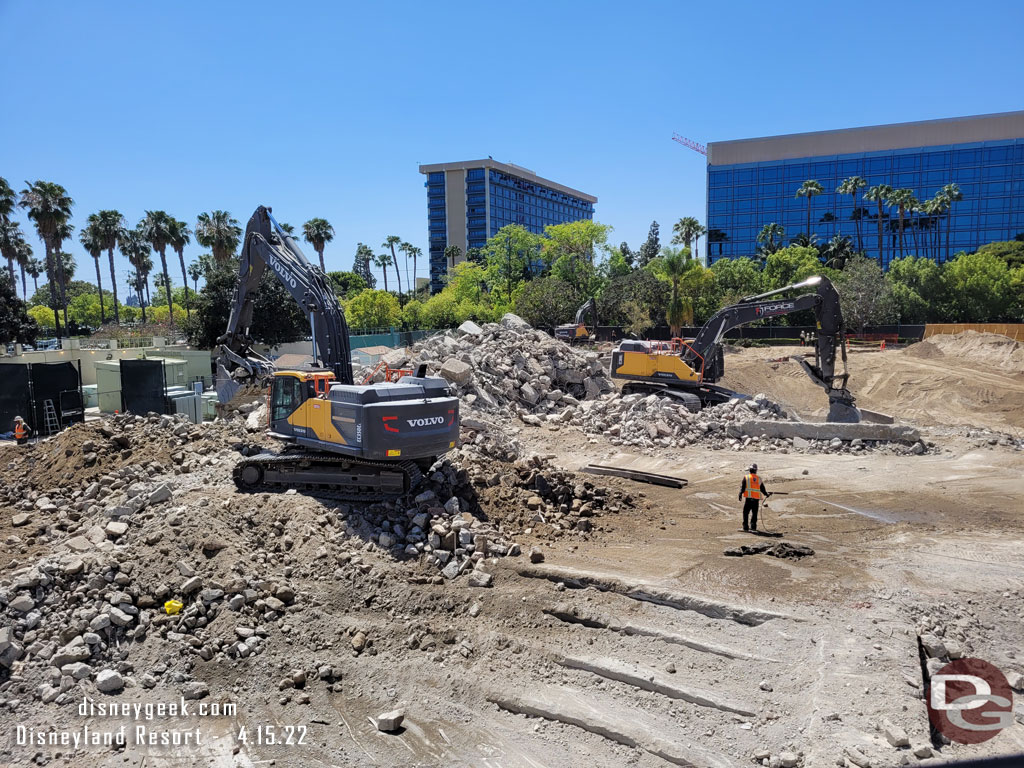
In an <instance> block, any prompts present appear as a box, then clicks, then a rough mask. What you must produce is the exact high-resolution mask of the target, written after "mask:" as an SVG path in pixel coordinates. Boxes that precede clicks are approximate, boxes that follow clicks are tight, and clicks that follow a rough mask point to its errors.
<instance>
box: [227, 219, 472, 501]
mask: <svg viewBox="0 0 1024 768" xmlns="http://www.w3.org/2000/svg"><path fill="white" fill-rule="evenodd" d="M267 267H269V268H270V270H271V273H272V274H273V275H274V277H276V278H277V279H278V280H279V281H280V282H281V284H282V285H283V286H284V288H285V289H286V290H287V291H288V292H289V293H290V294H291V296H292V298H293V299H294V300H295V301H296V302H297V303H298V305H299V306H300V307H301V308H302V312H303V314H305V315H306V316H307V317H308V318H309V323H310V331H311V336H312V344H313V366H312V367H311V368H310V369H309V370H277V369H276V367H275V366H274V364H273V362H271V361H270V360H269V359H267V358H266V357H264V356H262V355H260V354H258V353H256V352H255V351H254V350H253V349H252V338H251V337H250V336H249V327H250V325H251V324H252V317H253V309H254V302H255V297H256V291H257V289H258V287H259V284H260V280H261V279H262V277H263V274H264V272H265V271H266V269H267ZM217 342H218V350H217V351H218V354H217V393H218V398H219V399H220V401H221V402H222V403H226V402H229V401H230V400H231V399H232V398H233V397H234V396H235V395H236V393H237V392H238V390H239V388H240V387H242V386H244V385H249V386H252V385H255V386H261V385H262V384H263V382H265V381H267V380H269V382H270V385H269V395H268V399H269V403H268V405H269V426H270V429H269V434H270V435H271V436H272V437H274V438H277V439H278V440H281V441H282V443H283V444H284V449H283V450H282V451H281V452H280V453H278V454H265V453H261V454H257V455H255V456H250V457H248V458H247V459H244V460H243V461H241V462H239V463H238V464H237V465H236V466H235V470H234V479H235V483H236V485H238V487H239V488H241V489H243V490H284V489H288V488H299V489H304V490H309V491H315V492H317V493H318V494H321V495H328V496H330V497H331V498H337V499H340V500H346V501H375V500H379V499H384V498H388V497H394V496H398V495H401V494H403V493H406V492H408V491H409V490H411V489H412V488H413V487H415V486H416V484H417V483H418V482H419V481H420V479H421V477H422V472H423V470H425V469H426V468H427V467H429V466H430V465H431V464H432V463H433V462H434V461H435V459H436V457H438V456H440V455H441V454H443V453H445V452H447V451H448V450H449V449H451V448H454V447H455V445H456V443H457V441H458V439H459V401H458V399H457V398H456V397H454V396H453V395H452V393H451V390H450V388H449V386H448V382H447V381H445V380H444V379H442V378H438V377H431V376H426V375H425V370H424V366H421V369H420V370H419V371H417V372H415V373H412V372H408V374H409V375H399V376H395V377H393V378H392V377H390V376H389V379H390V380H388V381H384V382H381V383H378V384H356V383H355V382H354V380H353V376H352V361H351V357H350V356H351V349H350V343H349V334H348V326H347V324H346V322H345V313H344V312H343V311H342V309H341V307H340V306H339V304H338V299H337V297H336V296H335V294H334V291H333V290H332V289H331V286H330V284H329V283H328V281H327V277H326V275H324V273H323V272H322V271H321V270H320V269H318V268H317V267H315V266H313V265H312V264H310V262H309V261H308V260H307V259H306V257H305V256H304V255H303V253H302V251H301V250H300V249H299V246H298V244H297V243H296V242H295V240H294V239H293V238H292V237H291V236H290V235H289V234H288V233H287V232H285V231H284V230H283V229H281V227H280V226H279V225H278V223H277V222H276V221H275V220H274V218H273V216H272V215H271V209H270V208H267V207H265V206H260V207H259V208H257V209H256V212H255V213H253V215H252V218H250V219H249V223H248V226H247V227H246V230H245V241H244V243H243V245H242V255H241V259H240V262H239V270H238V285H237V287H236V288H235V294H234V300H233V303H232V308H231V317H230V319H229V320H228V328H227V332H226V333H225V334H224V335H223V336H221V337H220V338H219V339H218V340H217ZM400 373H401V374H405V373H406V372H405V371H402V372H400Z"/></svg>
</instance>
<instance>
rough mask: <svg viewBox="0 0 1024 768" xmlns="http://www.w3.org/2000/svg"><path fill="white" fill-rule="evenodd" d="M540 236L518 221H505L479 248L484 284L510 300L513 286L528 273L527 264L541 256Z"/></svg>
mask: <svg viewBox="0 0 1024 768" xmlns="http://www.w3.org/2000/svg"><path fill="white" fill-rule="evenodd" d="M542 242H543V237H541V236H540V235H537V234H534V233H533V232H530V231H529V230H528V229H527V228H526V227H524V226H522V225H520V224H507V225H505V226H504V227H502V228H501V229H499V230H498V231H497V232H496V233H495V235H494V237H492V238H490V239H489V240H488V241H487V242H486V243H485V244H484V247H483V249H482V253H483V258H484V263H485V264H486V267H485V273H486V275H487V278H486V279H487V284H488V285H489V286H490V288H491V290H492V291H493V292H495V293H498V294H500V295H501V296H502V297H503V300H504V301H506V302H507V301H510V300H511V297H512V295H513V294H514V292H515V289H516V287H517V286H518V285H519V284H520V283H522V282H523V281H524V280H525V279H526V278H527V277H528V276H529V274H530V266H531V264H533V263H534V262H536V261H538V260H539V259H540V250H541V243H542Z"/></svg>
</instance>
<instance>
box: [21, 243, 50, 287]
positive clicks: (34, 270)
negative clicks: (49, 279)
mask: <svg viewBox="0 0 1024 768" xmlns="http://www.w3.org/2000/svg"><path fill="white" fill-rule="evenodd" d="M25 245H28V243H25ZM28 252H29V254H30V255H29V259H28V261H26V262H25V271H26V272H27V273H28V276H29V277H31V278H32V292H33V293H37V292H38V291H39V276H40V275H41V274H43V273H44V272H45V271H46V266H45V265H44V264H43V262H41V261H40V260H39V259H36V258H32V256H31V253H32V248H31V247H29V250H28Z"/></svg>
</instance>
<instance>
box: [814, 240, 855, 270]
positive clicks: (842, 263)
mask: <svg viewBox="0 0 1024 768" xmlns="http://www.w3.org/2000/svg"><path fill="white" fill-rule="evenodd" d="M821 255H822V258H824V260H825V266H826V267H831V268H832V269H839V270H842V269H845V268H846V262H847V261H849V260H850V257H851V256H852V255H853V243H852V242H851V241H850V238H848V237H846V236H845V235H834V236H833V237H832V239H831V240H829V241H828V242H827V243H825V245H824V246H823V247H822V249H821Z"/></svg>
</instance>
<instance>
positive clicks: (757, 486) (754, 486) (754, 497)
mask: <svg viewBox="0 0 1024 768" xmlns="http://www.w3.org/2000/svg"><path fill="white" fill-rule="evenodd" d="M769 496H771V494H770V493H768V489H767V488H765V485H764V481H762V480H761V477H760V476H759V475H758V474H757V464H751V465H750V469H748V470H747V474H745V475H744V476H743V482H742V483H740V501H742V502H743V530H744V531H756V530H757V511H758V508H759V507H760V506H761V499H767V498H768V497H769ZM744 500H745V501H744ZM748 518H749V525H748Z"/></svg>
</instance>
